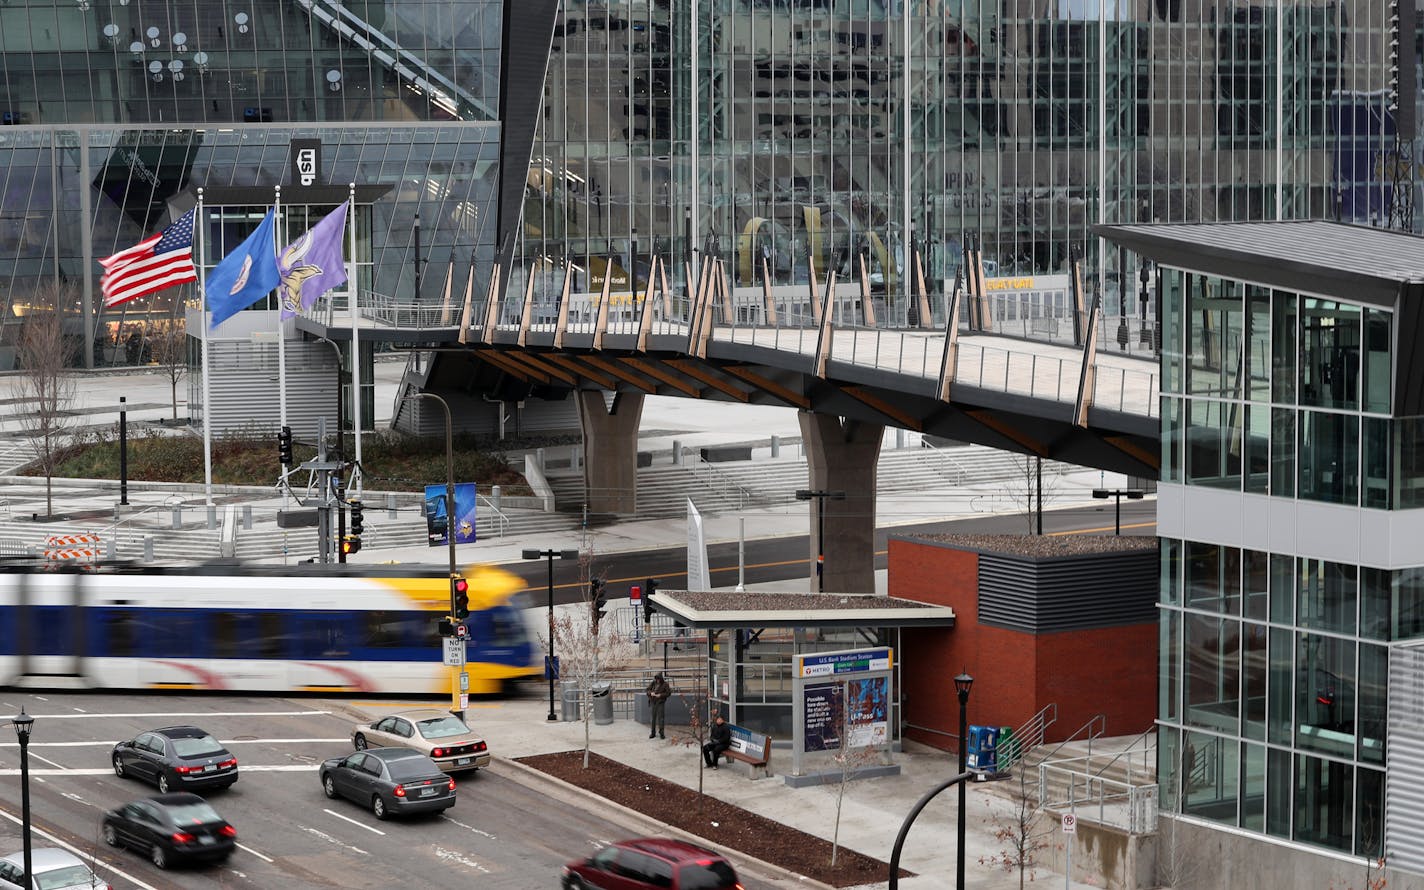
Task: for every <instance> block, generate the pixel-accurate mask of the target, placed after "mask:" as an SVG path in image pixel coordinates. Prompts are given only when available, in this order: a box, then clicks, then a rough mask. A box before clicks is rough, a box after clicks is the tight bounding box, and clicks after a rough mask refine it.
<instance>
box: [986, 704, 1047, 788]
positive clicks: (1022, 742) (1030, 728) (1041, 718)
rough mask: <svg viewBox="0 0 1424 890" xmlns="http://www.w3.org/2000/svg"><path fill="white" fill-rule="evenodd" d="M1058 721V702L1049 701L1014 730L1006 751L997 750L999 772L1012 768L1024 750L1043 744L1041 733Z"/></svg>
mask: <svg viewBox="0 0 1424 890" xmlns="http://www.w3.org/2000/svg"><path fill="white" fill-rule="evenodd" d="M1056 722H1058V703H1057V702H1049V703H1048V704H1046V705H1044V706H1043V708H1042V709H1041V710H1040V711H1039V712H1038V713H1037V714H1034V715H1033V716H1032V717H1030V718H1028V720H1027V721H1026V722H1025V723H1024V725H1023V726H1020V727H1019V728H1018V729H1017V730H1016V731H1015V732H1016V735H1015V736H1014V737H1013V738H1012V740H1011V742H1010V747H1009V749H1008V750H1007V751H1000V752H998V768H999V771H1000V772H1007V771H1008V770H1010V769H1013V767H1014V765H1015V764H1017V763H1018V762H1019V761H1021V760H1023V756H1024V754H1025V753H1026V752H1028V751H1031V750H1033V749H1034V748H1037V747H1038V746H1039V745H1042V744H1043V734H1044V732H1045V731H1046V730H1047V729H1048V727H1050V726H1052V725H1053V724H1054V723H1056Z"/></svg>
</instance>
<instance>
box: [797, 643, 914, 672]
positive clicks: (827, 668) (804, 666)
mask: <svg viewBox="0 0 1424 890" xmlns="http://www.w3.org/2000/svg"><path fill="white" fill-rule="evenodd" d="M797 660H798V662H799V664H798V666H797V672H796V675H797V676H798V677H832V676H840V675H842V674H860V673H866V672H868V671H888V670H890V665H891V654H890V649H889V647H886V648H883V649H857V650H855V651H854V652H825V653H821V654H817V655H798V656H797Z"/></svg>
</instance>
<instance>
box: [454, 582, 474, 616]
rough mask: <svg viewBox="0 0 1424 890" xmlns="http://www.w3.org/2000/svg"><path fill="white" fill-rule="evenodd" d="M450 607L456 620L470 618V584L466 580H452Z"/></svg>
mask: <svg viewBox="0 0 1424 890" xmlns="http://www.w3.org/2000/svg"><path fill="white" fill-rule="evenodd" d="M450 593H451V600H450V605H451V607H452V611H453V613H454V616H455V619H456V620H457V621H458V620H462V619H465V618H468V617H470V582H469V581H466V580H465V579H464V578H452V579H450Z"/></svg>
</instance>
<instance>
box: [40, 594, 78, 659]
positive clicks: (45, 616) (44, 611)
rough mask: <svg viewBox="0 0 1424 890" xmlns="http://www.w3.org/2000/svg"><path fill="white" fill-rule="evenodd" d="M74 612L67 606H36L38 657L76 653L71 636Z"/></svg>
mask: <svg viewBox="0 0 1424 890" xmlns="http://www.w3.org/2000/svg"><path fill="white" fill-rule="evenodd" d="M73 614H74V610H73V609H70V608H67V607H65V606H36V607H35V610H34V623H33V624H31V625H30V628H31V630H33V631H34V635H35V647H34V649H33V652H34V653H35V654H36V655H68V654H70V653H72V652H73V651H74V646H73V643H72V637H71V634H70V631H71V628H72V627H73V625H72V624H71V620H72V619H71V616H72V615H73Z"/></svg>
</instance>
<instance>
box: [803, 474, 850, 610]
mask: <svg viewBox="0 0 1424 890" xmlns="http://www.w3.org/2000/svg"><path fill="white" fill-rule="evenodd" d="M845 496H846V493H845V492H843V491H828V490H826V489H823V488H802V489H800V490H798V491H797V492H796V500H798V501H809V500H815V501H816V592H817V593H821V592H822V581H823V578H824V571H825V564H826V499H827V498H829V499H831V500H833V501H843V500H845Z"/></svg>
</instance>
